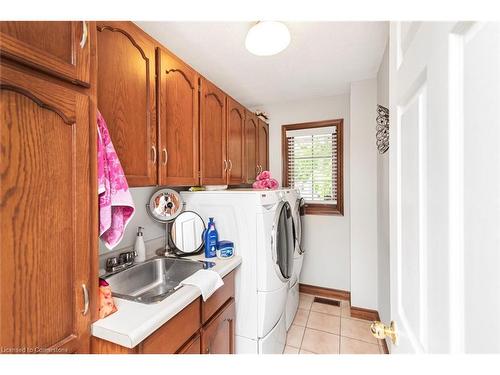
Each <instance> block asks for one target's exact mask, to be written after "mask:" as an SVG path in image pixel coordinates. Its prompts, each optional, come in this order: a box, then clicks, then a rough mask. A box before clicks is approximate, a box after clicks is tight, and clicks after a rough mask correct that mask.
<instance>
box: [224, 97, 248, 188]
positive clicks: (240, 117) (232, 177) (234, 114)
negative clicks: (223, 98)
mask: <svg viewBox="0 0 500 375" xmlns="http://www.w3.org/2000/svg"><path fill="white" fill-rule="evenodd" d="M244 134H245V108H244V107H243V106H242V105H241V104H239V103H238V102H236V101H235V100H234V99H232V98H230V97H227V162H228V176H227V183H228V185H239V184H243V183H244V182H245V181H244V169H243V166H244V159H245V143H244V142H245V137H244Z"/></svg>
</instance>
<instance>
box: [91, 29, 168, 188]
mask: <svg viewBox="0 0 500 375" xmlns="http://www.w3.org/2000/svg"><path fill="white" fill-rule="evenodd" d="M97 56H98V66H97V69H98V74H97V86H98V87H97V107H98V109H99V111H100V112H101V114H102V116H103V117H104V119H105V121H106V124H107V125H108V129H109V133H110V135H111V140H112V142H113V145H114V146H115V149H116V153H117V155H118V158H119V159H120V162H121V165H122V167H123V170H124V172H125V175H126V177H127V181H128V184H129V186H132V187H133V186H149V185H156V184H157V181H158V178H157V160H158V158H159V156H160V155H159V152H158V150H157V144H156V113H155V108H156V103H155V45H154V43H153V41H152V40H151V39H150V38H149V37H148V36H147V34H145V33H144V32H143V31H142V30H141V29H139V28H138V27H137V26H135V25H134V24H133V23H132V22H97Z"/></svg>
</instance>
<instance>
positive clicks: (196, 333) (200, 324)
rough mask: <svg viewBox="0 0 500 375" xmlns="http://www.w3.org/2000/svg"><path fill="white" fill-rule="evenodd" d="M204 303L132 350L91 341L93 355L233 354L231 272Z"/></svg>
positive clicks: (192, 305)
mask: <svg viewBox="0 0 500 375" xmlns="http://www.w3.org/2000/svg"><path fill="white" fill-rule="evenodd" d="M223 280H224V285H223V286H222V287H221V288H220V289H218V290H217V291H216V292H215V293H214V294H213V295H212V296H211V297H210V298H209V299H208V300H207V301H205V302H203V301H202V300H201V297H199V298H197V299H196V300H194V301H193V302H191V303H190V304H189V305H188V306H187V307H185V308H184V309H183V310H182V311H181V312H179V313H178V314H177V315H175V316H174V317H173V318H172V319H170V320H169V321H168V322H166V323H165V324H164V325H163V326H161V327H160V328H158V329H157V330H156V331H155V332H153V333H152V334H151V335H150V336H149V337H147V338H146V339H145V340H144V341H143V342H141V343H140V344H139V345H137V346H136V347H135V348H131V349H130V348H126V347H123V346H120V345H117V344H114V343H112V342H109V341H106V340H102V339H99V338H97V337H92V343H91V344H92V353H94V354H232V353H234V320H235V304H234V271H233V272H231V273H229V274H228V275H226V276H225V277H224V278H223Z"/></svg>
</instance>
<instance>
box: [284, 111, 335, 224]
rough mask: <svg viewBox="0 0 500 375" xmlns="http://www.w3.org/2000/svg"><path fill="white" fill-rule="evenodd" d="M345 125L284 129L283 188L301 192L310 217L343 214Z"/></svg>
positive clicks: (292, 125)
mask: <svg viewBox="0 0 500 375" xmlns="http://www.w3.org/2000/svg"><path fill="white" fill-rule="evenodd" d="M342 123H343V121H342V120H330V121H321V122H315V123H305V124H291V125H283V126H282V137H283V140H282V142H283V143H282V144H283V159H284V160H283V181H284V184H283V185H284V186H287V187H291V188H294V189H298V190H299V191H300V193H301V196H302V197H303V198H304V200H305V201H306V206H305V210H306V214H321V215H328V214H332V215H333V214H337V215H338V214H340V215H342V214H343V189H342V187H343V180H342V149H343V147H342Z"/></svg>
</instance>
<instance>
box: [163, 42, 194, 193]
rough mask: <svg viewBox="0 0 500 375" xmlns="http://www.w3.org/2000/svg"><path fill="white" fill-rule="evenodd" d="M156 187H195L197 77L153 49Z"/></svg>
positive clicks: (166, 53)
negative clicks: (157, 181)
mask: <svg viewBox="0 0 500 375" xmlns="http://www.w3.org/2000/svg"><path fill="white" fill-rule="evenodd" d="M156 52H157V60H156V61H157V71H158V87H159V96H158V150H159V167H158V170H159V181H160V182H159V183H160V185H176V186H194V185H198V184H199V177H198V172H199V169H200V168H199V155H198V150H199V119H198V87H199V86H198V84H199V83H198V78H199V77H198V73H197V72H196V71H194V70H193V69H191V68H190V67H189V66H187V65H186V64H184V63H183V62H182V61H181V60H179V59H177V58H176V57H175V56H173V55H172V54H170V53H169V52H167V51H165V50H163V49H160V48H158V49H157V51H156Z"/></svg>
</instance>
